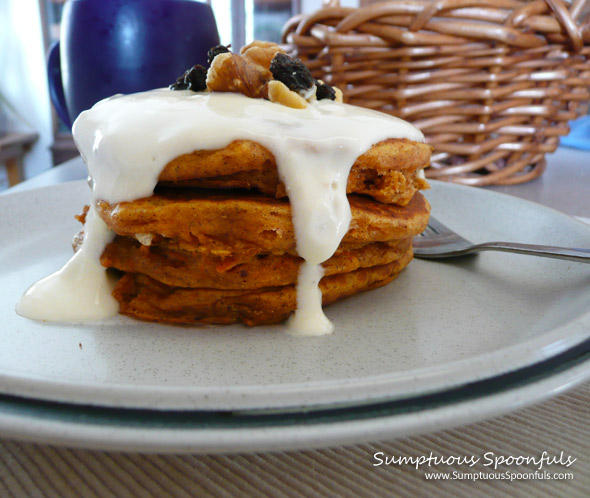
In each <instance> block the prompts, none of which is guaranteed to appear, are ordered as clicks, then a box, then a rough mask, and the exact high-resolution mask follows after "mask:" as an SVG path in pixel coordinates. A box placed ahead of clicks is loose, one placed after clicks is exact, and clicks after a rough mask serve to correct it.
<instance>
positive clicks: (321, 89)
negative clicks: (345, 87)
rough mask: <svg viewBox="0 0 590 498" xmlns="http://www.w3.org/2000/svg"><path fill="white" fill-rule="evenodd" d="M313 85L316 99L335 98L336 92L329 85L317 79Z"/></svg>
mask: <svg viewBox="0 0 590 498" xmlns="http://www.w3.org/2000/svg"><path fill="white" fill-rule="evenodd" d="M315 85H316V91H315V97H316V99H318V100H322V99H330V100H336V92H335V91H334V89H333V88H332V87H331V86H330V85H326V84H325V83H320V82H319V81H317V80H316V82H315Z"/></svg>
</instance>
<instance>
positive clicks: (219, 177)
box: [159, 139, 432, 206]
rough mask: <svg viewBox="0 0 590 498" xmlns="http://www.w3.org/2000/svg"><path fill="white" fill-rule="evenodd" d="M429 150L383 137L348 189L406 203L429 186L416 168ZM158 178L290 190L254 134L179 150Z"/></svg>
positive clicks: (273, 192)
mask: <svg viewBox="0 0 590 498" xmlns="http://www.w3.org/2000/svg"><path fill="white" fill-rule="evenodd" d="M431 152H432V147H431V146H430V145H427V144H424V143H418V142H412V141H410V140H406V139H389V140H385V141H383V142H379V143H378V144H376V145H374V146H373V147H372V148H371V149H369V151H367V152H366V153H365V154H363V155H361V156H360V157H358V158H357V160H356V162H355V163H354V165H353V167H352V169H351V171H350V174H349V176H348V182H347V187H346V192H347V193H349V194H350V193H355V194H366V195H369V196H371V197H372V198H374V199H375V200H377V201H379V202H384V203H388V204H398V205H400V206H405V205H406V204H408V202H409V201H410V199H411V198H412V196H413V195H414V193H415V192H416V191H417V190H420V189H425V188H428V184H427V183H426V181H425V180H424V179H422V178H420V177H419V176H418V171H420V170H421V169H422V168H424V167H426V166H428V164H429V161H430V154H431ZM159 181H160V182H161V183H162V185H165V186H174V185H175V184H176V185H178V186H184V187H187V186H191V187H198V188H247V189H257V190H259V191H260V192H262V193H264V194H266V195H270V196H273V197H277V198H283V197H286V195H287V194H286V192H285V186H284V184H283V183H282V182H281V181H280V179H279V175H278V172H277V166H276V162H275V158H274V156H273V155H272V153H271V152H270V151H268V150H267V149H266V148H265V147H263V146H262V145H260V144H258V143H256V142H252V141H250V140H236V141H234V142H232V143H230V144H229V145H228V146H227V147H225V148H223V149H217V150H199V151H195V152H192V153H190V154H184V155H181V156H179V157H177V158H175V159H173V160H172V161H170V162H169V163H168V164H167V165H166V167H165V168H164V170H163V171H162V173H161V174H160V176H159Z"/></svg>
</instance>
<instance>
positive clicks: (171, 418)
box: [0, 341, 590, 453]
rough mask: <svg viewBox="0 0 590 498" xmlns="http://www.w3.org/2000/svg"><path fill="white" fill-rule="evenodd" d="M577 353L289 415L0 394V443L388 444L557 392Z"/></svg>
mask: <svg viewBox="0 0 590 498" xmlns="http://www.w3.org/2000/svg"><path fill="white" fill-rule="evenodd" d="M574 349H575V350H577V351H572V350H570V351H569V353H566V354H564V355H561V356H560V357H559V358H554V359H551V360H548V361H546V362H543V363H542V364H541V365H536V366H533V367H528V368H526V369H524V370H519V371H518V372H514V373H512V374H506V375H503V376H501V377H496V378H493V379H488V380H486V381H480V382H478V383H475V384H470V386H467V387H463V388H459V389H457V390H453V391H446V392H443V393H439V394H437V395H432V396H426V397H420V398H415V399H411V400H402V401H393V402H385V403H378V404H375V405H363V406H357V407H349V408H343V409H339V410H324V411H312V412H305V411H303V412H300V413H295V414H290V413H288V414H285V413H276V414H272V413H271V414H259V413H240V412H237V413H236V412H234V413H231V412H203V411H188V412H178V411H176V412H173V411H166V412H161V411H154V410H151V411H150V410H130V409H116V408H96V407H88V406H79V405H67V404H58V403H51V402H39V401H35V400H27V399H19V398H10V397H7V396H1V395H0V436H2V437H7V438H12V439H22V440H27V441H33V442H36V443H49V444H61V445H66V446H74V447H80V448H90V449H101V450H116V451H141V452H158V453H236V452H240V453H243V452H260V451H285V450H296V449H312V448H321V447H326V446H337V445H343V444H354V443H362V442H370V441H378V440H385V439H387V440H391V439H392V438H395V437H401V436H410V435H414V434H421V433H425V432H429V431H437V430H442V429H445V428H450V427H456V426H459V425H462V424H468V423H473V422H476V421H478V420H481V419H484V418H487V417H491V416H497V415H500V414H503V413H506V412H508V411H510V410H516V409H519V408H523V407H525V406H527V405H529V404H531V403H533V402H536V401H541V400H543V399H546V398H548V397H550V396H554V395H556V394H559V393H560V392H563V391H564V390H566V389H568V388H571V387H573V386H575V385H576V384H579V383H580V382H582V381H584V380H587V379H588V378H590V351H589V349H590V343H589V342H588V341H587V342H586V343H585V344H584V345H583V346H579V347H577V348H574ZM565 356H567V358H565Z"/></svg>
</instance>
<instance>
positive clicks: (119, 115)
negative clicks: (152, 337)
mask: <svg viewBox="0 0 590 498" xmlns="http://www.w3.org/2000/svg"><path fill="white" fill-rule="evenodd" d="M73 133H74V138H75V141H76V145H77V146H78V149H79V150H80V152H81V154H82V156H83V157H84V159H85V162H86V164H87V166H88V171H89V174H90V177H91V179H92V181H91V186H92V196H93V202H94V203H96V201H98V200H104V201H107V202H109V203H111V204H114V203H117V202H123V201H132V200H135V199H139V198H142V197H147V196H150V195H151V194H152V193H153V190H154V187H155V186H156V184H157V182H158V177H159V175H160V173H161V172H162V170H163V169H164V167H165V166H166V164H167V163H168V162H170V161H171V160H172V159H174V158H176V157H178V156H180V155H183V154H188V153H190V152H193V151H194V150H213V149H221V148H223V147H226V146H227V145H229V144H230V143H231V142H233V141H234V140H252V141H255V142H258V143H260V144H261V145H263V146H264V147H266V148H267V149H268V150H270V151H271V152H272V153H273V155H274V156H275V159H276V162H277V168H278V173H279V177H280V179H281V180H282V181H283V183H284V184H285V188H286V191H287V195H288V196H289V201H290V203H291V207H292V212H293V225H294V229H295V235H296V240H297V252H298V253H299V255H300V256H301V257H302V258H303V259H304V260H305V264H304V265H303V266H302V269H301V272H300V274H299V280H298V289H297V293H298V309H297V312H296V316H295V317H294V318H293V320H291V321H290V322H289V323H291V324H292V327H293V331H295V332H297V331H299V332H300V333H301V334H302V335H321V334H326V333H330V332H331V331H332V325H331V323H330V322H329V320H328V319H327V318H326V317H325V315H324V314H323V311H322V309H321V293H320V292H319V290H318V288H317V284H318V282H319V279H320V278H321V268H320V267H319V265H320V264H321V263H322V262H324V261H326V260H327V259H328V258H330V257H331V256H332V255H333V254H334V252H335V251H336V249H337V248H338V246H339V244H340V242H341V240H342V238H343V237H344V235H345V234H346V232H347V231H348V228H349V225H350V219H351V214H350V206H349V204H348V199H347V197H346V184H347V179H348V174H349V172H350V169H351V168H352V165H353V164H354V162H355V160H356V159H357V158H358V157H359V156H360V155H362V154H363V153H365V152H366V151H367V150H369V148H370V147H371V146H372V145H374V144H376V143H378V142H380V141H382V140H385V139H388V138H406V139H409V140H412V141H420V142H422V141H424V137H423V135H422V133H421V132H420V131H419V130H418V129H417V128H415V127H414V126H412V125H410V124H409V123H407V122H405V121H403V120H400V119H398V118H395V117H392V116H388V115H386V114H382V113H378V112H375V111H371V110H367V109H362V108H358V107H354V106H349V105H346V104H342V103H337V102H333V101H331V100H321V101H316V102H314V103H313V104H312V105H310V106H308V107H307V108H305V109H292V108H289V107H285V106H282V105H277V104H273V103H271V102H268V101H266V100H263V99H250V98H247V97H245V96H243V95H240V94H234V93H194V92H191V91H176V92H171V91H168V90H164V89H159V90H153V91H150V92H144V93H139V94H134V95H128V96H115V97H111V98H109V99H106V100H103V101H101V102H99V103H98V104H96V105H95V106H94V107H93V108H92V109H90V110H89V111H85V112H83V113H82V114H81V115H80V116H79V117H78V119H77V120H76V122H75V123H74V128H73ZM87 228H89V229H90V230H93V229H94V227H87ZM103 239H104V237H99V236H97V237H95V236H88V237H86V238H85V241H84V244H83V245H82V248H81V250H80V251H81V252H82V253H87V252H88V253H90V254H92V255H94V254H97V253H98V254H99V255H100V253H101V251H102V249H103V248H104V243H103ZM64 274H65V273H58V274H56V275H61V276H58V277H53V278H59V279H61V278H63V275H64ZM103 274H104V275H105V277H104V278H106V273H104V272H103ZM89 285H91V284H90V283H89ZM94 285H96V284H94ZM98 286H99V287H100V288H107V286H106V284H105V283H104V282H103V283H98ZM44 288H46V287H44V286H33V287H32V288H31V289H30V290H29V291H28V292H27V294H26V295H25V296H24V297H23V301H22V302H21V303H19V305H18V308H17V309H18V310H19V313H21V314H23V315H24V316H27V317H30V318H38V317H39V316H42V315H43V313H44V312H43V311H35V312H31V311H30V310H31V309H32V308H33V307H34V308H36V309H37V310H41V309H42V308H48V307H50V308H53V307H55V304H54V303H55V302H56V300H65V301H68V300H69V299H70V297H69V296H68V295H67V294H65V293H61V294H56V293H54V292H51V293H45V292H44V291H43V289H44ZM33 299H34V301H33ZM33 303H34V304H33ZM52 317H53V318H46V319H52V320H55V319H57V320H59V319H60V318H59V316H58V317H54V315H52ZM89 318H91V317H90V316H89ZM61 320H66V321H67V320H69V319H68V318H67V317H66V316H65V315H64V316H63V317H62V318H61Z"/></svg>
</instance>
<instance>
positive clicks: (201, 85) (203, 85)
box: [170, 64, 207, 92]
mask: <svg viewBox="0 0 590 498" xmlns="http://www.w3.org/2000/svg"><path fill="white" fill-rule="evenodd" d="M206 89H207V68H205V67H203V66H201V65H199V64H197V65H196V66H193V67H191V68H190V69H187V70H186V71H185V73H184V74H183V75H182V76H180V77H179V78H178V79H177V80H176V81H175V82H174V83H172V85H170V90H192V91H193V92H202V91H204V90H206Z"/></svg>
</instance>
